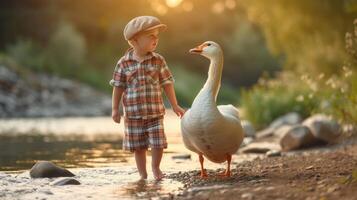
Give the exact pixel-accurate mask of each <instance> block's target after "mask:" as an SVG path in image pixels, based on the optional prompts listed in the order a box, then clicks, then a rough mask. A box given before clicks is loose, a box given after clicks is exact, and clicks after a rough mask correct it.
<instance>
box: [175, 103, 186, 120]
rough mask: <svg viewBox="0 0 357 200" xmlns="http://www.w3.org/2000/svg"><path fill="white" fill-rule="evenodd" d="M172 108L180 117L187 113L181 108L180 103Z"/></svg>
mask: <svg viewBox="0 0 357 200" xmlns="http://www.w3.org/2000/svg"><path fill="white" fill-rule="evenodd" d="M172 109H173V110H174V112H175V113H176V115H177V116H179V117H180V119H181V118H182V117H183V115H184V114H185V112H186V111H185V110H184V109H183V108H181V107H180V106H179V105H176V106H173V107H172Z"/></svg>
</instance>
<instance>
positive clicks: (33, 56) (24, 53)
mask: <svg viewBox="0 0 357 200" xmlns="http://www.w3.org/2000/svg"><path fill="white" fill-rule="evenodd" d="M6 54H7V55H8V56H9V57H11V58H12V59H13V60H16V61H17V62H18V63H19V64H20V65H22V66H26V67H29V68H30V69H33V70H44V69H43V67H44V63H45V57H44V54H43V48H42V47H40V46H39V45H38V44H36V43H35V42H34V41H32V40H28V39H27V40H26V39H20V40H18V41H17V42H15V43H14V44H11V45H8V47H7V48H6Z"/></svg>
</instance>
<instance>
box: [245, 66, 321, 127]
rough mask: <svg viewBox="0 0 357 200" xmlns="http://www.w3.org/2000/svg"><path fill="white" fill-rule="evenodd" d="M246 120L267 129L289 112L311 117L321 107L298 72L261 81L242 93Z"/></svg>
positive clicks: (285, 73)
mask: <svg viewBox="0 0 357 200" xmlns="http://www.w3.org/2000/svg"><path fill="white" fill-rule="evenodd" d="M241 105H242V107H243V110H244V117H245V118H247V119H248V120H250V121H251V122H252V123H253V124H254V125H255V126H256V127H258V128H263V127H264V126H267V125H268V124H269V123H270V122H272V121H273V120H274V119H276V118H277V117H280V116H281V115H283V114H286V113H288V112H292V111H295V112H298V113H300V114H301V115H302V116H303V117H306V116H308V115H309V114H310V113H311V111H312V110H315V109H316V107H317V105H318V97H317V96H314V95H313V94H312V93H311V92H310V90H309V87H308V86H307V85H306V83H304V82H302V81H301V80H300V79H299V78H298V76H297V74H296V73H294V72H284V73H282V74H280V76H279V77H277V78H275V79H268V78H261V79H260V80H259V82H258V84H257V85H255V86H254V87H253V88H251V89H249V90H243V91H242V99H241Z"/></svg>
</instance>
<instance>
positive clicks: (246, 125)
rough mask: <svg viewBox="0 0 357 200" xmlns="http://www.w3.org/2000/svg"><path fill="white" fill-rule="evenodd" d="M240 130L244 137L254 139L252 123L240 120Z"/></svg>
mask: <svg viewBox="0 0 357 200" xmlns="http://www.w3.org/2000/svg"><path fill="white" fill-rule="evenodd" d="M241 124H242V128H243V130H244V134H245V135H244V136H245V137H254V136H255V128H254V127H253V125H252V123H250V122H249V121H247V120H242V122H241Z"/></svg>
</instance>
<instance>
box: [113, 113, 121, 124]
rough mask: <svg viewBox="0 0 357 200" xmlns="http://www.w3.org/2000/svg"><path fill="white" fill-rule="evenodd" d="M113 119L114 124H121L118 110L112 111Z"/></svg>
mask: <svg viewBox="0 0 357 200" xmlns="http://www.w3.org/2000/svg"><path fill="white" fill-rule="evenodd" d="M112 119H113V120H114V122H116V123H118V124H119V123H120V113H119V111H118V110H112Z"/></svg>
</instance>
